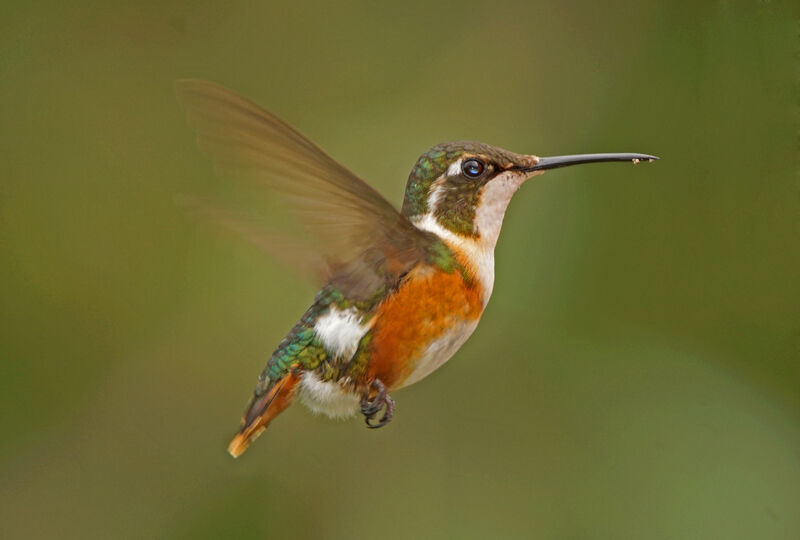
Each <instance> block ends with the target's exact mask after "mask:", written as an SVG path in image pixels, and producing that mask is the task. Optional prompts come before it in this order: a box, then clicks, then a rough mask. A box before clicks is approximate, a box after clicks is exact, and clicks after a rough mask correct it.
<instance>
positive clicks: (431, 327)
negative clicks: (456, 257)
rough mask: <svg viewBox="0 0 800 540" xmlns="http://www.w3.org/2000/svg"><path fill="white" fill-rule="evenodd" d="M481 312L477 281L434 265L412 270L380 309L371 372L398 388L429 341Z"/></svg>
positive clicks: (376, 324) (371, 359)
mask: <svg viewBox="0 0 800 540" xmlns="http://www.w3.org/2000/svg"><path fill="white" fill-rule="evenodd" d="M482 311H483V302H482V299H481V288H480V285H479V284H478V283H477V281H475V282H469V283H468V282H466V281H465V280H464V278H463V276H462V274H461V272H458V271H454V272H450V273H447V272H444V271H442V270H439V269H437V268H434V267H429V266H425V267H419V268H417V269H415V270H413V271H412V272H411V273H410V274H409V276H408V278H407V279H406V281H405V283H404V284H403V285H402V286H401V287H400V288H399V289H398V290H397V292H395V293H394V294H392V295H391V296H389V297H388V298H387V299H386V300H384V302H383V303H382V304H381V305H380V306H379V307H378V311H377V313H376V319H375V325H374V326H373V334H372V343H371V355H370V364H369V369H368V375H369V376H370V377H378V378H380V379H381V381H383V382H384V384H386V385H387V386H388V387H389V388H392V387H396V386H397V385H398V384H400V383H402V382H403V380H405V378H406V377H408V375H409V374H410V373H411V372H412V371H413V370H414V367H415V361H416V360H417V359H418V358H419V356H420V354H421V353H422V352H423V351H424V350H425V348H426V347H427V346H428V345H429V344H430V343H432V342H433V341H435V340H436V339H437V338H439V337H441V336H442V335H443V334H444V333H445V332H447V331H448V330H449V329H450V328H452V327H454V326H456V325H457V324H461V323H463V322H466V321H476V320H477V319H478V318H479V317H480V315H481V312H482Z"/></svg>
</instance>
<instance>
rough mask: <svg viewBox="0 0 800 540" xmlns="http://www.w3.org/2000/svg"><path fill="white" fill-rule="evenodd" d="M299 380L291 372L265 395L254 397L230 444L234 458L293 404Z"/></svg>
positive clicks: (229, 447)
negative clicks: (240, 426) (240, 427)
mask: <svg viewBox="0 0 800 540" xmlns="http://www.w3.org/2000/svg"><path fill="white" fill-rule="evenodd" d="M299 380H300V378H299V377H298V376H297V375H295V374H293V373H289V374H287V375H286V376H285V377H284V378H282V379H281V380H280V381H278V382H277V383H275V386H273V387H272V388H270V389H269V391H267V392H266V393H264V395H262V396H257V397H254V398H253V401H252V402H251V403H250V405H249V406H248V408H247V411H246V412H245V414H244V418H243V419H242V429H240V430H239V433H237V434H236V435H235V436H234V437H233V439H232V440H231V442H230V444H229V445H228V453H229V454H230V455H232V456H233V457H234V458H237V457H239V456H240V455H242V453H243V452H244V451H245V450H247V447H248V446H250V444H251V443H252V442H253V441H254V440H256V438H258V436H259V435H261V432H262V431H264V430H265V429H266V428H267V425H268V424H269V423H270V422H271V421H272V419H273V418H275V417H276V416H278V414H280V413H281V412H282V411H283V410H284V409H285V408H286V407H288V406H289V404H291V402H292V398H293V397H294V391H295V386H296V385H297V382H298V381H299Z"/></svg>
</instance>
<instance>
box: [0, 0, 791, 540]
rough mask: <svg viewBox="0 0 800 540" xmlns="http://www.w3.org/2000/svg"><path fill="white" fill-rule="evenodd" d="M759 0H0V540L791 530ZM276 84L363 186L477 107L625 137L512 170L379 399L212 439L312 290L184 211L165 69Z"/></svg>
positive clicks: (478, 134)
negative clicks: (477, 320)
mask: <svg viewBox="0 0 800 540" xmlns="http://www.w3.org/2000/svg"><path fill="white" fill-rule="evenodd" d="M795 15H796V14H795V12H794V10H791V9H789V7H788V4H786V5H785V4H780V3H776V2H769V1H761V2H747V1H740V2H736V1H709V2H624V1H612V2H593V1H579V2H538V1H537V2H516V3H502V4H498V5H489V4H487V3H482V2H470V1H461V2H457V3H450V4H445V3H441V4H439V3H428V2H424V3H413V2H393V3H388V2H387V3H378V2H344V3H333V2H330V3H328V2H324V3H317V4H311V3H290V2H287V3H281V4H278V3H271V2H243V1H238V0H236V1H232V2H225V3H222V2H210V1H201V2H188V1H168V2H139V3H137V2H123V1H118V0H112V1H105V2H90V1H86V0H80V1H77V2H52V1H51V2H31V3H19V2H15V3H10V2H8V3H4V5H3V6H2V7H0V81H2V83H1V84H0V119H1V120H2V121H1V122H0V148H1V149H2V150H0V155H2V167H1V168H0V171H2V173H1V174H2V177H1V178H0V182H1V183H0V257H2V258H1V259H0V261H2V264H0V298H2V300H0V318H1V319H2V320H1V321H0V536H2V537H3V538H237V539H244V538H331V539H337V538H374V537H381V538H387V539H393V538H495V537H505V538H559V539H582V538H615V539H618V538H648V539H658V538H680V539H686V538H703V539H708V538H726V539H731V538H759V539H772V538H799V537H800V392H799V391H798V388H800V281H799V280H798V277H800V197H799V194H800V185H799V184H798V176H797V171H798V146H797V144H798V143H797V141H798V139H797V133H798V131H797V130H798V113H797V106H796V105H797V90H798V83H797V81H798V79H797V75H798V63H797V58H798V57H797V52H798V50H799V48H798V30H797V29H798V25H797V20H796V17H795ZM180 77H198V78H206V79H210V80H213V81H217V82H219V83H222V84H225V85H226V86H229V87H231V88H234V89H236V90H238V91H239V92H241V93H243V94H244V95H247V96H249V97H251V98H252V99H254V100H256V101H257V102H259V103H261V104H263V105H264V106H266V107H268V108H269V109H271V110H273V111H275V112H277V113H278V114H279V115H280V116H282V117H283V118H285V119H286V120H287V121H289V122H290V123H291V124H293V125H295V126H296V127H298V128H299V129H300V130H301V131H303V132H304V133H306V134H307V135H308V136H309V137H310V138H312V139H313V140H315V141H317V142H318V143H319V144H320V145H321V146H322V147H324V148H325V149H327V150H328V151H329V152H330V153H332V154H333V155H334V156H335V157H337V158H338V159H339V160H340V161H342V162H343V163H345V164H347V165H348V166H349V167H351V168H352V169H353V170H355V171H356V172H357V173H359V174H360V175H362V176H363V177H364V178H366V179H368V180H369V181H370V182H371V183H373V184H374V185H375V186H377V187H378V188H379V190H380V191H381V192H382V193H384V194H385V195H386V196H387V197H388V198H389V199H390V200H392V201H394V202H395V203H396V204H397V205H398V206H399V203H400V200H401V197H402V193H403V187H404V183H405V179H406V176H407V174H408V172H409V171H410V169H411V166H412V164H413V163H414V161H415V160H416V158H417V156H418V155H419V154H421V153H422V152H424V151H425V150H426V149H427V148H428V147H430V146H432V145H433V144H436V143H438V142H442V141H446V140H453V139H474V140H483V141H486V142H490V143H493V144H497V145H499V146H503V147H506V148H509V149H512V150H515V151H518V152H530V153H537V154H541V155H548V154H550V155H552V154H562V153H578V152H596V151H636V152H650V153H654V154H657V155H660V156H661V157H662V159H661V161H659V162H658V163H656V164H653V165H638V166H632V165H623V164H619V165H609V164H604V165H595V166H584V167H576V168H570V169H565V170H562V171H554V172H551V173H548V174H547V175H545V176H543V177H540V178H538V179H537V180H536V181H534V182H531V183H530V184H528V185H526V186H525V188H524V189H523V190H522V191H521V192H520V193H519V194H518V195H517V197H516V199H515V200H514V202H513V203H512V205H511V208H510V211H509V215H508V216H507V219H506V222H505V226H504V232H503V235H502V236H501V239H500V243H499V245H498V247H497V281H496V286H495V291H494V297H493V299H492V302H491V304H490V305H489V308H488V310H487V312H486V314H485V316H484V319H483V322H482V324H481V326H480V327H479V329H478V331H477V332H476V334H475V335H474V336H473V338H472V339H471V340H470V341H469V342H468V343H467V345H466V346H465V347H464V348H463V349H462V350H461V352H460V353H458V355H457V356H456V357H455V358H454V359H453V360H452V361H451V362H450V363H448V364H447V365H446V367H445V368H443V369H441V370H440V371H438V372H436V373H435V374H433V375H432V376H431V377H429V378H428V379H426V380H424V381H423V382H421V383H419V384H417V385H415V386H413V387H410V388H408V389H405V390H402V391H401V392H398V393H397V394H395V398H396V400H397V404H398V410H397V415H396V418H395V420H394V421H393V422H392V424H391V425H390V426H389V427H387V428H385V429H382V430H379V431H377V432H373V431H370V430H367V429H365V428H364V426H363V424H362V422H361V421H360V420H352V421H349V422H332V421H329V420H326V419H323V418H318V417H313V416H312V415H311V414H309V413H308V412H307V411H305V410H304V409H302V408H301V407H295V408H292V409H290V410H288V411H287V412H286V413H285V414H284V415H283V416H281V417H280V418H279V419H278V420H277V421H276V422H275V423H274V424H273V425H272V427H271V428H270V430H269V431H268V432H267V433H266V434H264V435H263V436H262V437H261V438H260V439H259V441H258V442H257V444H255V445H254V446H253V447H252V448H251V449H250V450H249V451H248V452H247V454H245V455H244V456H243V457H242V458H241V459H239V460H237V461H234V460H232V459H231V458H230V457H229V456H228V455H227V454H226V452H225V448H226V444H227V442H228V439H229V438H230V436H231V435H232V433H233V432H234V431H235V429H236V428H237V426H238V421H239V416H240V413H241V411H242V408H243V406H244V405H245V403H246V401H247V399H248V397H249V395H250V392H251V390H252V387H253V384H254V382H255V378H256V375H257V374H258V372H259V371H260V370H261V368H262V366H263V364H264V362H265V361H266V359H267V357H268V355H269V354H270V352H271V351H272V348H273V347H274V346H275V345H276V344H277V342H278V341H279V340H280V339H281V338H282V336H283V335H284V333H285V332H286V331H287V330H288V329H289V328H290V327H291V325H292V324H294V322H295V320H296V319H297V317H298V316H299V315H300V314H301V313H302V312H303V311H304V310H305V308H306V306H307V305H308V303H309V302H310V300H311V298H312V295H313V293H314V290H313V288H312V287H311V286H310V285H309V284H307V283H305V282H304V281H302V280H301V279H300V278H298V277H296V276H295V275H294V274H293V273H292V272H291V271H288V270H287V269H286V268H285V267H282V266H280V265H279V264H276V263H275V262H274V261H272V260H270V259H269V258H268V257H266V256H264V255H263V254H262V253H260V252H258V251H256V250H255V249H253V248H252V247H251V246H250V245H249V244H247V243H246V242H243V241H240V240H238V239H235V238H231V237H227V236H224V235H220V234H217V233H216V232H215V231H213V230H212V229H211V228H209V227H203V226H200V225H198V224H197V223H196V222H193V221H192V220H190V219H187V216H186V215H184V213H182V212H181V210H180V209H179V208H178V207H177V206H176V205H175V203H174V197H175V195H176V194H180V193H214V192H215V190H217V189H224V188H219V186H220V180H218V179H217V178H216V177H215V176H214V174H213V172H212V168H211V165H210V163H209V161H208V160H207V159H206V158H205V157H204V156H203V155H202V154H201V153H200V152H199V151H198V150H197V148H196V147H195V144H194V135H193V133H192V132H191V130H190V129H189V128H188V127H187V125H186V123H185V119H184V116H183V113H182V112H181V110H180V109H179V107H178V105H177V103H176V100H175V98H174V96H173V94H172V81H173V80H174V79H176V78H180Z"/></svg>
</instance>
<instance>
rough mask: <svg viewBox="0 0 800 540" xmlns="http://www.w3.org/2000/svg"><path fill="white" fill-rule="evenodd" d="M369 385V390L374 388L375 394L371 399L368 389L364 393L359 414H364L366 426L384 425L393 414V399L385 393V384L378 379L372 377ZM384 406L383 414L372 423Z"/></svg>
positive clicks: (372, 427)
mask: <svg viewBox="0 0 800 540" xmlns="http://www.w3.org/2000/svg"><path fill="white" fill-rule="evenodd" d="M369 387H370V390H375V391H376V394H375V397H374V398H372V399H369V394H370V392H369V391H368V392H367V393H366V394H364V397H362V398H361V414H363V415H364V421H365V422H366V424H367V427H368V428H370V429H375V428H379V427H383V426H385V425H386V424H388V423H389V422H390V421H391V420H392V416H393V415H394V400H393V399H392V398H391V396H389V394H387V393H386V385H385V384H383V382H381V380H380V379H374V380H373V381H372V383H371V384H370V385H369ZM384 407H385V410H384V412H383V416H382V417H381V419H380V420H378V421H377V422H376V423H374V424H373V423H372V421H373V420H374V419H375V417H376V416H377V415H378V413H379V412H380V411H381V409H384Z"/></svg>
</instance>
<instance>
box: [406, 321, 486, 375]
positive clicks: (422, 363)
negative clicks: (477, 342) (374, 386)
mask: <svg viewBox="0 0 800 540" xmlns="http://www.w3.org/2000/svg"><path fill="white" fill-rule="evenodd" d="M477 326H478V321H477V320H475V321H466V322H462V323H459V324H457V325H456V326H454V327H453V328H451V329H450V330H449V331H447V332H446V333H445V334H444V335H442V336H440V337H439V338H437V339H436V340H434V341H432V342H431V343H430V344H429V345H428V346H427V347H426V348H425V350H424V351H423V352H422V355H421V356H420V357H419V359H418V360H417V362H416V365H415V366H414V371H412V372H411V374H410V375H409V376H408V377H407V378H406V380H404V381H403V382H402V383H401V384H400V386H398V388H403V387H404V386H408V385H410V384H414V383H415V382H417V381H419V380H420V379H424V378H425V377H427V376H428V375H430V374H431V373H433V372H434V371H435V370H436V369H438V368H440V367H441V366H442V364H444V363H445V362H447V361H448V360H450V357H452V356H453V355H454V354H455V353H456V351H457V350H458V349H460V348H461V346H462V345H463V344H464V342H465V341H467V338H469V336H471V335H472V332H474V331H475V327H477Z"/></svg>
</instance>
